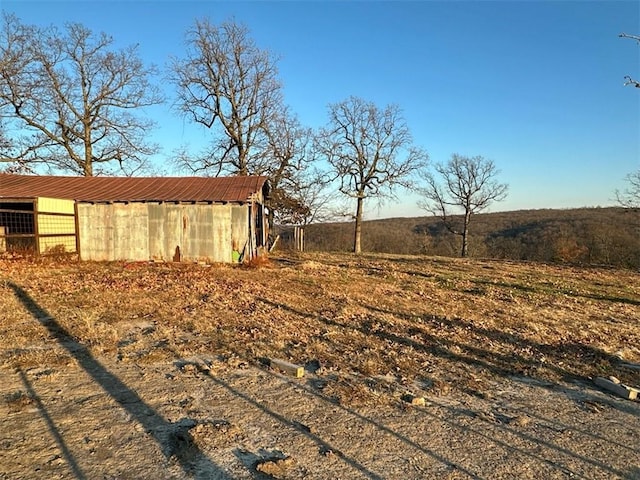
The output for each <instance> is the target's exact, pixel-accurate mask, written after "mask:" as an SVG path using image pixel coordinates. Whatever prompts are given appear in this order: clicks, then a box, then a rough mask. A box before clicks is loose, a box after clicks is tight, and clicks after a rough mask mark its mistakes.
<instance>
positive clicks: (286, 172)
mask: <svg viewBox="0 0 640 480" xmlns="http://www.w3.org/2000/svg"><path fill="white" fill-rule="evenodd" d="M312 140H313V134H312V131H311V129H309V128H305V127H303V126H302V125H301V124H300V121H299V120H298V118H297V117H296V116H295V115H293V114H292V113H291V112H290V111H289V109H288V108H286V107H282V108H280V109H279V110H275V109H274V113H273V114H272V115H271V116H270V119H269V121H268V122H267V125H266V142H267V145H266V147H267V148H266V152H265V162H264V171H263V172H262V174H264V175H267V176H268V177H269V180H270V183H271V195H270V199H269V200H268V204H267V205H268V207H269V217H268V218H269V225H270V227H273V224H274V222H275V221H276V219H277V220H278V222H279V223H289V224H300V223H303V221H304V219H305V218H307V217H308V216H309V215H310V208H309V205H307V204H306V199H305V198H304V195H303V191H305V189H306V184H307V182H311V181H314V180H312V178H311V177H310V176H309V175H308V170H309V168H310V166H311V164H312V163H313V162H314V155H313V151H312V150H311V147H312Z"/></svg>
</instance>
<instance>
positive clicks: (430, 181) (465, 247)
mask: <svg viewBox="0 0 640 480" xmlns="http://www.w3.org/2000/svg"><path fill="white" fill-rule="evenodd" d="M433 169H434V170H435V173H436V174H438V175H439V177H440V179H437V178H436V177H435V176H434V175H433V173H432V172H429V171H424V172H423V173H422V178H423V180H424V184H425V186H424V187H422V188H419V189H418V192H420V194H421V195H422V196H423V197H424V200H423V201H421V202H420V203H419V206H420V207H421V208H423V209H425V210H427V211H429V212H431V213H433V214H434V215H436V216H439V217H440V218H441V220H442V221H443V223H444V225H445V226H446V228H447V230H449V231H450V232H451V233H453V234H455V235H460V236H461V237H462V250H461V253H460V256H462V257H466V256H467V255H468V253H469V224H470V222H471V215H473V214H475V213H478V212H481V211H482V210H484V209H486V208H487V207H488V206H489V205H490V204H491V203H492V202H494V201H501V200H504V199H505V198H506V196H507V189H508V187H507V185H506V184H504V183H499V182H497V181H496V179H495V177H496V176H497V175H498V173H499V172H498V170H496V167H495V164H494V163H493V161H492V160H488V159H486V158H484V157H481V156H476V157H465V156H462V155H458V154H453V155H452V156H451V159H450V160H449V161H448V162H447V163H445V164H443V163H438V164H435V165H434V166H433ZM452 210H453V211H454V212H456V213H457V212H460V211H461V212H462V226H461V227H460V226H456V225H454V223H453V220H454V219H453V218H451V216H452V215H453V213H452Z"/></svg>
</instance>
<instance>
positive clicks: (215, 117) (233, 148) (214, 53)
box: [172, 20, 282, 175]
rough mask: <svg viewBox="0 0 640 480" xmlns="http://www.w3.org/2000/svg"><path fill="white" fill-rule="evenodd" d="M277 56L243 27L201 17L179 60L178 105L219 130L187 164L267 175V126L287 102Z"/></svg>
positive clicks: (175, 73)
mask: <svg viewBox="0 0 640 480" xmlns="http://www.w3.org/2000/svg"><path fill="white" fill-rule="evenodd" d="M277 75H278V71H277V68H276V61H275V59H274V57H273V56H272V55H271V54H270V53H269V52H267V51H264V50H260V49H259V48H258V47H257V46H256V45H255V43H254V41H253V40H252V39H251V38H250V36H249V32H248V30H247V28H246V27H244V26H243V25H239V24H236V23H235V22H233V21H228V22H224V23H222V24H221V25H213V24H211V23H210V22H209V21H208V20H198V21H196V22H195V26H194V27H193V29H192V30H190V31H189V32H188V34H187V50H186V57H185V58H184V59H174V60H173V63H172V80H173V82H174V83H175V84H176V86H177V88H178V98H177V102H176V107H177V109H178V111H179V112H181V113H182V114H183V115H184V116H185V117H187V118H188V119H190V120H192V121H193V122H195V123H197V124H200V125H204V126H205V127H206V128H208V129H213V130H212V131H213V132H214V133H213V141H212V145H211V149H209V150H208V151H207V152H204V154H203V155H201V156H199V157H197V158H190V157H188V156H183V158H182V161H181V162H180V163H181V165H180V166H181V167H183V168H185V169H187V170H189V171H191V172H204V173H207V174H213V175H219V174H220V173H222V172H225V173H232V174H238V175H249V174H262V173H263V172H264V170H265V169H266V163H265V162H266V161H267V159H266V158H265V152H266V149H267V145H266V143H267V138H266V131H267V124H268V122H269V119H270V117H271V115H272V114H273V112H274V109H275V110H276V111H277V108H279V106H280V105H281V101H282V100H281V87H280V83H279V81H278V79H277Z"/></svg>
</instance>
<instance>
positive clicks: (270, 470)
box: [256, 457, 295, 479]
mask: <svg viewBox="0 0 640 480" xmlns="http://www.w3.org/2000/svg"><path fill="white" fill-rule="evenodd" d="M294 463H295V462H294V460H293V458H291V457H287V458H276V459H272V460H265V461H263V462H260V463H258V465H256V470H257V471H258V472H260V473H264V474H266V475H271V476H272V477H273V478H277V479H282V478H285V476H286V475H287V472H288V471H289V470H290V469H291V467H292V466H293V465H294Z"/></svg>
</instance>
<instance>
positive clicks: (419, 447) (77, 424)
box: [0, 254, 640, 479]
mask: <svg viewBox="0 0 640 480" xmlns="http://www.w3.org/2000/svg"><path fill="white" fill-rule="evenodd" d="M0 273H1V277H0V278H1V280H0V289H1V290H2V294H1V296H0V306H1V308H0V335H1V338H3V342H2V351H1V352H0V355H1V356H0V359H1V369H0V374H1V375H2V379H1V380H2V385H3V387H2V395H3V397H2V398H4V399H5V400H4V402H3V403H0V415H3V414H5V413H6V414H7V415H5V418H4V419H3V420H1V421H0V436H1V437H2V438H1V439H0V441H1V442H0V478H3V477H2V476H3V475H4V476H5V477H6V478H56V477H58V478H65V476H68V475H69V474H70V473H75V474H76V476H77V474H78V472H81V473H82V475H84V476H86V478H96V477H101V478H102V477H104V478H145V477H148V476H149V475H152V474H153V475H155V476H156V477H157V478H319V479H320V478H427V477H438V478H514V477H518V478H540V477H541V476H544V477H545V478H565V477H566V476H578V477H583V478H638V477H640V469H639V467H638V463H637V458H640V450H639V447H638V444H637V433H635V432H637V431H639V430H640V425H639V423H640V420H639V419H640V409H639V408H638V403H637V402H631V401H628V400H627V401H625V400H622V399H618V398H616V397H614V396H612V395H610V394H608V393H607V392H604V391H602V390H600V389H598V388H597V387H595V386H594V385H593V379H594V378H595V377H598V376H604V377H608V376H610V375H615V376H616V377H618V378H620V380H621V381H622V382H623V383H625V384H628V385H639V384H640V372H639V371H638V370H636V369H633V368H624V367H622V366H621V365H622V364H627V365H629V364H631V365H633V364H638V363H640V349H639V347H640V341H639V340H640V328H639V327H640V325H639V322H640V282H639V281H638V280H639V278H640V277H639V275H638V273H637V272H633V271H629V270H615V269H607V268H581V267H575V266H561V265H560V266H559V265H542V264H533V263H518V262H505V261H488V260H483V261H479V260H460V259H448V258H435V257H410V256H394V255H362V256H352V255H347V254H305V255H299V256H294V255H290V256H288V257H286V258H281V259H279V258H272V259H271V260H270V262H263V264H262V265H260V266H259V267H257V268H243V267H232V266H228V265H213V266H202V265H190V264H162V263H119V262H116V263H90V262H88V263H62V262H44V263H43V262H28V261H21V260H15V259H4V260H0ZM19 292H23V294H20V293H19ZM25 299H29V300H25ZM28 302H31V304H27V303H28ZM40 314H42V316H45V314H46V316H47V317H49V318H50V319H51V320H44V319H43V318H35V317H37V316H38V315H40ZM61 332H64V335H62V334H61ZM273 358H278V359H284V360H285V361H288V362H291V363H293V364H297V365H301V366H306V372H305V376H304V377H303V378H301V379H294V378H291V377H288V376H286V375H283V374H282V373H281V372H278V371H275V370H272V369H271V368H269V359H273ZM43 369H46V371H47V375H42V374H41V373H40V372H42V371H43ZM21 372H22V373H21ZM407 398H420V399H424V403H422V401H420V402H416V403H415V404H412V402H408V401H406V399H407ZM303 427H304V428H303ZM176 432H177V433H176ZM273 452H278V455H277V456H276V457H274V454H273ZM327 452H333V453H332V454H328V453H327ZM335 452H339V454H336V453H335ZM289 458H290V459H291V460H287V461H286V462H285V463H283V461H284V459H289ZM269 462H271V463H269ZM260 465H264V467H260V468H261V469H260V468H258V467H259V466H260ZM284 465H286V468H284ZM280 467H283V468H280ZM274 472H277V474H274Z"/></svg>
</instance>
